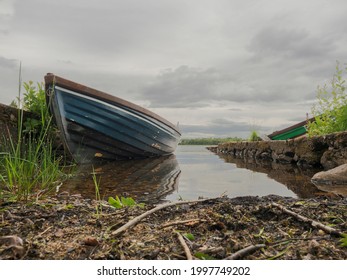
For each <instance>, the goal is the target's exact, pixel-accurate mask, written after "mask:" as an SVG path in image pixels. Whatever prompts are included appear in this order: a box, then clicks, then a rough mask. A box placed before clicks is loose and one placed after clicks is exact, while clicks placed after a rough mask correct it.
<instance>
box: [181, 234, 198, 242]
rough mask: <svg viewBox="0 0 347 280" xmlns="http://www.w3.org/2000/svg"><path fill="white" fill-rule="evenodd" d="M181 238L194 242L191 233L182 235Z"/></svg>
mask: <svg viewBox="0 0 347 280" xmlns="http://www.w3.org/2000/svg"><path fill="white" fill-rule="evenodd" d="M183 236H184V237H185V238H187V239H188V240H190V241H194V240H195V236H194V235H193V234H192V233H184V234H183Z"/></svg>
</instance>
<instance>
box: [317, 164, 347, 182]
mask: <svg viewBox="0 0 347 280" xmlns="http://www.w3.org/2000/svg"><path fill="white" fill-rule="evenodd" d="M311 181H312V182H313V183H314V184H328V185H347V164H342V165H340V166H338V167H335V168H333V169H330V170H328V171H321V172H318V173H316V174H315V175H314V176H313V177H312V179H311Z"/></svg>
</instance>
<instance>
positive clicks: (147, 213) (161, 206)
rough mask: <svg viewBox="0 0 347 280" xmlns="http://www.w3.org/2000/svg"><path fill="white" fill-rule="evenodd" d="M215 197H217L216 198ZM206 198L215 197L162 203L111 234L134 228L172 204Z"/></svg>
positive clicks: (199, 200) (189, 202) (201, 200)
mask: <svg viewBox="0 0 347 280" xmlns="http://www.w3.org/2000/svg"><path fill="white" fill-rule="evenodd" d="M214 199H215V198H214ZM206 200H213V198H212V199H211V198H207V199H198V200H187V201H174V202H169V203H166V204H161V205H158V206H157V207H155V208H153V209H151V210H149V211H147V212H145V213H143V214H141V215H139V216H137V217H135V218H134V219H132V220H130V221H129V222H127V223H126V224H125V225H123V226H121V227H120V228H118V229H116V230H115V231H113V232H112V233H111V235H115V236H117V235H119V234H121V233H123V232H124V231H126V230H128V229H129V228H132V227H133V226H135V225H136V224H137V223H139V222H140V221H141V220H143V219H144V218H146V217H148V216H149V215H151V214H153V213H155V212H157V211H159V210H162V209H164V208H167V207H171V206H176V205H181V204H193V203H199V202H203V201H206Z"/></svg>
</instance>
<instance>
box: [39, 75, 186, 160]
mask: <svg viewBox="0 0 347 280" xmlns="http://www.w3.org/2000/svg"><path fill="white" fill-rule="evenodd" d="M45 89H46V99H47V102H48V104H49V107H50V110H51V112H52V114H53V116H54V119H55V121H56V123H57V126H58V128H59V130H60V133H61V137H62V140H63V143H64V147H65V148H66V150H67V151H68V153H69V154H71V156H72V157H73V158H74V159H75V160H76V161H77V162H78V163H84V162H90V161H92V160H94V159H96V158H98V159H100V158H101V159H105V160H125V159H137V158H146V157H157V156H163V155H168V154H171V153H173V152H174V151H175V149H176V147H177V144H178V142H179V140H180V136H181V133H180V131H179V129H178V127H177V126H175V125H173V124H172V123H170V122H169V121H167V120H166V119H164V118H162V117H161V116H158V115H157V114H155V113H153V112H151V111H149V110H147V109H145V108H143V107H140V106H138V105H135V104H133V103H131V102H129V101H126V100H123V99H121V98H118V97H115V96H112V95H110V94H107V93H104V92H101V91H99V90H96V89H92V88H90V87H87V86H84V85H81V84H78V83H75V82H72V81H69V80H66V79H64V78H61V77H59V76H56V75H54V74H51V73H48V74H47V75H46V76H45Z"/></svg>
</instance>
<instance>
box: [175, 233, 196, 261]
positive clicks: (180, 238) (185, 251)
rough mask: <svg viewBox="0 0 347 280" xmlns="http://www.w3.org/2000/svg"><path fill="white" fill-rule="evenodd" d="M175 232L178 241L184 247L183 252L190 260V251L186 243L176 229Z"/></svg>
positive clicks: (191, 257)
mask: <svg viewBox="0 0 347 280" xmlns="http://www.w3.org/2000/svg"><path fill="white" fill-rule="evenodd" d="M176 234H177V237H178V241H179V242H180V243H181V245H182V247H183V249H184V253H185V254H186V257H187V260H192V259H193V256H192V253H191V252H190V250H189V247H188V245H187V243H186V242H185V241H184V238H183V236H182V235H181V234H180V233H179V232H178V231H176Z"/></svg>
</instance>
